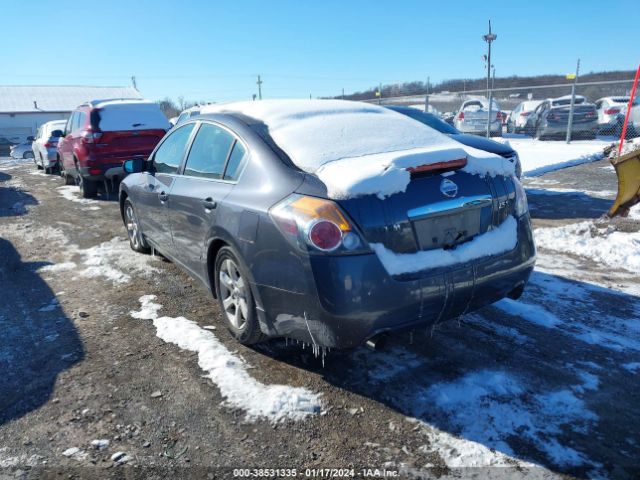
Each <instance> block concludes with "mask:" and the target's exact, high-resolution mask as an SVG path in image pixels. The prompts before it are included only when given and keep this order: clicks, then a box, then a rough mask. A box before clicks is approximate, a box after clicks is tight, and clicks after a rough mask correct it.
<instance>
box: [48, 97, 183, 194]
mask: <svg viewBox="0 0 640 480" xmlns="http://www.w3.org/2000/svg"><path fill="white" fill-rule="evenodd" d="M170 127H171V124H170V123H169V121H168V120H167V118H166V117H165V116H164V114H163V113H162V111H161V110H160V106H159V105H158V104H157V103H153V102H150V101H147V100H139V99H131V100H129V99H117V100H94V101H92V102H88V103H85V104H83V105H80V106H79V107H78V108H76V109H75V110H74V111H73V113H72V114H71V117H69V120H68V121H67V125H66V126H65V129H64V136H63V138H62V139H61V140H60V143H59V144H58V165H60V174H61V175H62V177H63V178H65V180H66V183H67V185H73V184H74V183H77V184H78V185H79V186H80V189H81V191H82V196H83V197H85V198H89V197H94V196H96V194H97V193H98V186H99V185H100V184H102V183H104V182H105V180H106V181H108V182H114V181H118V180H120V179H122V178H123V176H124V171H123V170H122V163H123V162H124V161H125V160H130V159H133V158H147V157H148V156H149V154H151V152H152V151H153V149H154V148H155V146H156V144H157V143H158V142H159V141H160V140H161V139H162V137H163V136H164V134H165V133H166V132H167V130H169V128H170Z"/></svg>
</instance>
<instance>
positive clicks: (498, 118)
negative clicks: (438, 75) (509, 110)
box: [496, 111, 502, 120]
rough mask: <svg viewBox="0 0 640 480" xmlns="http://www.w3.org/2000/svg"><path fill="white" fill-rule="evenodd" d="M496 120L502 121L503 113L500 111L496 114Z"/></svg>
mask: <svg viewBox="0 0 640 480" xmlns="http://www.w3.org/2000/svg"><path fill="white" fill-rule="evenodd" d="M496 120H502V112H500V111H498V113H496Z"/></svg>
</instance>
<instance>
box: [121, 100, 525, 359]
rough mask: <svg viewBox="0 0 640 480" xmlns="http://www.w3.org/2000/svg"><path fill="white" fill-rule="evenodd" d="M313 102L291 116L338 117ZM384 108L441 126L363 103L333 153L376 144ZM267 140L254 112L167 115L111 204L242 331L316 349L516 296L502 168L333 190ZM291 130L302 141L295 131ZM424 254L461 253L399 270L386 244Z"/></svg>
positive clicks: (520, 257)
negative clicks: (367, 189) (382, 190)
mask: <svg viewBox="0 0 640 480" xmlns="http://www.w3.org/2000/svg"><path fill="white" fill-rule="evenodd" d="M344 103H345V104H348V105H347V106H348V108H350V109H353V108H355V107H351V105H353V102H344ZM324 105H325V104H323V103H322V102H321V101H318V102H311V101H310V102H309V112H304V111H302V112H299V114H298V117H297V118H301V119H305V118H307V119H308V118H312V119H313V118H314V115H316V116H318V115H320V114H322V113H326V112H329V113H330V114H331V115H333V119H332V120H333V122H335V123H339V122H340V112H341V111H340V110H339V109H338V111H333V110H332V109H331V108H326V107H325V106H324ZM332 105H337V106H340V105H342V104H338V103H334V104H332ZM356 105H357V104H356ZM256 108H257V107H256ZM336 108H337V107H336ZM340 108H342V107H340ZM314 109H315V110H314ZM346 111H348V109H347V108H345V112H346ZM385 114H386V115H391V116H392V118H391V119H392V120H393V121H394V122H397V123H402V125H408V127H407V128H411V129H420V132H422V131H424V132H425V135H427V136H434V135H436V136H440V134H437V133H435V132H434V131H433V130H431V129H428V127H425V126H423V125H420V124H418V123H417V122H414V121H412V120H410V119H407V118H406V117H404V116H402V115H400V114H397V113H394V112H390V111H388V110H386V109H382V108H380V107H377V106H375V107H374V106H369V105H365V106H364V107H362V111H359V113H358V115H357V116H355V117H356V118H357V119H358V122H360V123H359V124H358V125H357V128H358V132H359V136H358V138H353V139H351V140H350V139H349V138H348V135H349V133H348V131H349V129H347V128H345V129H340V128H338V130H339V131H341V132H346V135H347V136H346V137H345V136H343V137H341V138H336V139H335V144H336V149H340V148H343V149H344V148H350V143H355V142H357V141H360V142H361V141H362V136H363V135H365V136H368V138H371V140H372V141H375V139H376V138H378V139H379V138H380V136H381V135H385V132H380V131H377V130H376V129H375V126H376V125H379V124H378V123H376V122H379V119H380V118H381V116H382V115H385ZM294 117H295V116H294ZM293 121H296V120H293ZM300 121H302V120H300ZM407 122H408V123H407ZM349 125H350V127H351V128H354V125H353V124H349ZM368 125H371V128H369V127H368ZM334 126H335V125H334ZM318 133H319V132H318ZM312 135H313V131H310V132H309V137H308V138H309V139H310V140H311V137H312ZM322 135H326V132H322ZM276 138H277V141H276V139H275V138H274V136H272V131H271V129H270V128H269V127H267V125H266V121H264V120H263V119H259V118H252V117H248V116H247V115H246V114H245V113H243V112H241V111H235V110H234V109H233V105H229V106H228V107H227V108H226V110H224V109H223V111H221V112H220V113H207V114H202V115H200V116H199V117H195V118H192V119H190V120H188V121H187V122H185V123H184V124H182V125H177V126H176V127H175V128H174V129H172V130H171V131H169V132H168V133H167V135H166V136H165V137H164V139H163V140H162V141H161V142H160V144H159V145H158V146H157V147H156V149H155V151H154V152H153V153H152V154H151V156H150V158H149V159H148V160H140V159H136V160H130V161H127V162H125V166H124V168H125V171H127V172H129V173H130V174H129V175H128V176H127V177H126V178H125V179H124V181H123V182H122V184H121V190H120V208H121V213H122V217H123V220H124V223H125V226H126V229H127V232H128V235H129V240H130V243H131V247H132V248H133V249H134V250H136V251H138V252H149V251H150V250H151V248H154V249H156V250H159V251H160V252H161V253H162V254H163V255H165V256H166V257H168V258H169V259H171V260H172V261H174V262H175V263H176V264H177V265H179V266H180V267H182V268H183V269H185V270H186V271H187V272H188V273H189V274H191V275H192V276H193V277H195V278H196V279H198V280H199V281H200V282H202V284H203V285H205V286H206V288H208V289H210V291H211V292H212V294H213V295H214V296H215V297H217V299H218V301H219V302H220V306H221V309H222V311H223V313H224V318H225V320H226V323H227V326H228V328H229V330H230V331H231V333H232V334H233V335H234V336H235V337H236V339H237V340H238V341H240V342H242V343H244V344H253V343H256V342H259V341H262V340H264V339H266V338H268V337H287V338H293V339H296V340H299V341H302V342H305V343H308V344H311V345H313V346H314V347H318V348H320V347H332V348H352V347H355V346H358V345H359V344H361V343H363V342H365V341H368V340H375V339H377V338H379V336H380V335H383V334H384V333H385V332H388V331H391V330H399V329H406V328H414V327H422V326H427V325H430V324H433V323H434V322H437V321H441V320H444V319H447V318H452V317H456V316H459V315H460V314H462V313H465V312H469V311H472V310H475V309H478V308H480V307H482V306H484V305H487V304H489V303H492V302H495V301H497V300H499V299H501V298H503V297H505V296H509V297H511V298H517V297H518V296H519V295H520V294H521V293H522V291H523V289H524V286H525V284H526V282H527V279H528V277H529V275H530V273H531V271H532V269H533V264H534V261H535V249H534V246H533V240H532V232H531V225H530V219H529V214H528V210H527V208H526V197H525V196H524V190H523V189H522V187H521V186H520V184H519V182H518V181H517V179H516V178H515V177H514V176H493V177H491V176H486V177H485V176H481V175H475V174H471V173H467V172H465V171H463V169H461V167H462V166H463V165H464V164H465V163H466V160H465V161H464V162H463V161H462V160H456V161H455V162H453V163H452V162H448V163H447V162H435V163H433V162H432V163H430V164H428V165H423V166H421V167H417V168H408V169H407V172H408V173H407V178H408V175H409V174H410V175H411V181H410V182H409V184H408V185H407V187H406V190H405V191H404V192H400V193H395V194H393V195H391V196H388V197H383V198H381V196H379V195H356V196H353V197H351V198H336V197H335V196H331V195H329V193H330V192H329V191H328V188H327V185H325V183H323V181H322V180H321V179H320V178H319V176H318V175H316V174H314V173H309V172H308V171H305V170H304V169H303V168H302V167H301V165H300V164H299V163H296V162H297V160H296V162H294V161H293V159H292V158H293V157H292V156H290V155H291V154H290V153H285V152H291V151H294V150H295V149H292V148H291V145H289V144H287V142H286V141H285V140H283V139H282V138H280V137H276ZM442 139H443V140H442V141H443V142H450V144H453V145H454V147H455V145H459V144H456V143H455V142H451V141H450V140H449V139H448V138H447V137H444V136H442ZM294 140H295V142H302V143H296V145H298V146H300V145H302V146H303V147H304V139H300V138H296V139H294ZM329 140H330V139H329ZM395 141H402V140H397V139H396V140H395ZM345 142H347V143H345ZM365 144H366V142H365ZM345 145H346V147H345ZM456 149H458V147H456ZM457 151H459V150H457ZM330 153H331V152H322V155H325V156H329V155H330ZM498 158H499V157H498ZM374 180H376V179H373V180H372V181H374ZM507 227H508V228H512V229H513V230H509V231H513V243H510V245H508V246H507V247H506V248H505V249H502V250H499V251H498V250H496V249H495V245H491V243H492V242H491V241H489V238H494V237H491V235H497V232H499V231H501V230H504V229H505V228H507ZM485 236H487V237H486V238H487V241H486V242H485V243H484V244H485V245H488V246H489V247H490V249H491V248H492V249H493V251H487V252H485V253H483V252H482V250H480V251H479V252H478V251H476V250H478V249H475V250H474V249H473V248H471V249H467V250H469V251H470V252H471V253H472V254H473V258H471V257H469V256H465V253H464V251H461V250H460V249H462V250H464V249H465V247H466V244H470V245H473V242H475V241H476V240H482V239H483V238H484V237H485ZM509 242H511V240H509ZM374 245H377V247H376V248H374ZM476 245H480V244H476ZM379 251H383V252H384V255H381V254H379ZM425 254H426V255H427V257H428V258H434V259H437V260H438V261H437V262H436V263H438V262H439V261H440V260H441V258H444V257H448V258H449V257H450V258H452V259H457V258H459V260H456V261H454V262H453V263H450V264H445V263H440V264H435V265H434V266H432V267H429V266H426V267H425V268H422V269H416V268H413V269H409V270H407V271H400V270H401V269H398V268H395V267H397V265H394V260H393V259H394V258H395V255H398V258H399V259H405V260H404V261H402V262H400V263H412V262H406V258H413V257H412V255H418V256H421V255H425ZM431 254H433V255H435V257H430V256H429V255H431ZM389 258H391V265H392V267H393V268H390V267H389V263H388V261H389ZM413 266H414V265H410V267H413Z"/></svg>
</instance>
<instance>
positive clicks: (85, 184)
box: [78, 175, 98, 198]
mask: <svg viewBox="0 0 640 480" xmlns="http://www.w3.org/2000/svg"><path fill="white" fill-rule="evenodd" d="M78 185H79V187H80V194H81V195H82V198H95V197H96V195H98V184H97V183H96V182H94V181H93V180H87V179H86V178H84V177H83V176H82V175H78Z"/></svg>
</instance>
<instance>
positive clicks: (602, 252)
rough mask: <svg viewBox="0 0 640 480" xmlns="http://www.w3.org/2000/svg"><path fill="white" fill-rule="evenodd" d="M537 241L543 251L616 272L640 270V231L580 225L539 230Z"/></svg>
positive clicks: (583, 223)
mask: <svg viewBox="0 0 640 480" xmlns="http://www.w3.org/2000/svg"><path fill="white" fill-rule="evenodd" d="M634 214H635V213H634ZM534 239H535V242H536V245H537V246H538V247H540V248H546V249H548V250H553V251H555V252H562V253H571V254H573V255H580V256H583V257H588V258H591V259H592V260H594V261H596V262H599V263H603V264H605V265H608V266H610V267H614V268H616V269H625V270H629V271H631V272H636V273H637V272H639V271H640V232H633V233H631V232H628V233H627V232H618V231H615V229H614V228H613V227H608V228H600V227H597V226H595V225H594V223H593V222H580V223H574V224H570V225H564V226H561V227H552V228H537V229H536V230H535V231H534Z"/></svg>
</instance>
